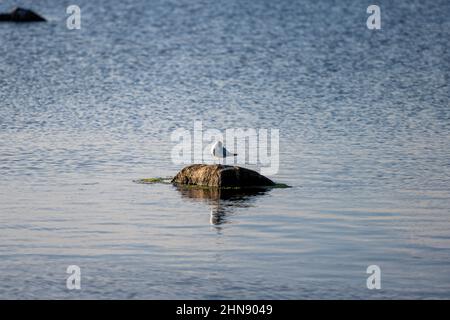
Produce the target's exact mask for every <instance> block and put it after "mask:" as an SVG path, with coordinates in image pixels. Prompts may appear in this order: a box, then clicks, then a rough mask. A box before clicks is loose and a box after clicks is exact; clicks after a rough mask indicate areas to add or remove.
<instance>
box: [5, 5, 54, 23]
mask: <svg viewBox="0 0 450 320" xmlns="http://www.w3.org/2000/svg"><path fill="white" fill-rule="evenodd" d="M0 21H12V22H42V21H47V20H45V18H43V17H41V16H40V15H38V14H37V13H35V12H33V11H31V10H28V9H24V8H14V9H13V10H12V11H11V12H10V13H2V14H0Z"/></svg>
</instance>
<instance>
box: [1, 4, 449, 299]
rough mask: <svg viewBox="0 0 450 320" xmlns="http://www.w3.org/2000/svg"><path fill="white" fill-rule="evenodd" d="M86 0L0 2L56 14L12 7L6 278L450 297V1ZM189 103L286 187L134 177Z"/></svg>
mask: <svg viewBox="0 0 450 320" xmlns="http://www.w3.org/2000/svg"><path fill="white" fill-rule="evenodd" d="M77 3H78V4H79V5H80V7H81V9H82V28H81V30H78V31H77V30H68V29H67V28H66V25H65V18H66V14H65V9H66V6H67V5H69V4H72V2H70V3H69V2H67V3H66V2H64V1H63V2H60V1H50V0H47V1H38V2H35V1H10V0H7V1H2V2H1V3H0V9H1V11H8V10H9V9H10V8H11V7H12V6H13V5H15V4H21V5H24V6H28V7H32V8H33V9H35V10H36V11H37V12H39V13H41V14H43V15H44V16H45V17H47V18H49V20H50V22H48V23H41V24H22V25H16V24H10V23H2V24H0V298H8V299H11V298H26V299H34V298H40V299H42V298H74V299H76V298H107V299H110V298H164V299H166V298H177V299H180V298H232V299H234V298H242V299H244V298H245V299H258V298H274V299H279V298H289V299H296V298H308V299H311V298H339V299H341V298H364V299H371V298H450V212H449V211H450V210H449V209H450V200H449V199H450V182H449V179H450V143H449V142H450V139H449V138H450V109H449V85H448V83H449V75H450V63H449V61H450V60H449V44H448V40H449V39H450V31H449V30H450V22H449V19H448V16H449V14H450V3H449V2H448V1H446V0H442V1H419V0H415V1H395V3H393V2H392V1H378V4H379V5H380V6H381V10H382V29H381V30H379V31H371V30H368V29H367V28H366V19H367V17H368V14H367V13H366V8H367V6H368V5H369V4H372V3H369V2H367V1H357V0H354V1H312V0H311V1H295V2H294V1H220V3H219V2H218V1H190V0H189V1H188V0H186V1H162V0H161V1H143V0H142V1H96V2H95V3H96V4H93V1H87V0H80V1H77ZM194 120H201V121H203V126H204V128H205V129H208V128H216V129H220V130H224V129H226V128H239V127H242V128H249V127H250V128H277V129H279V130H280V169H279V172H278V174H277V175H275V176H271V178H272V179H274V180H275V181H277V182H283V183H287V184H289V185H291V186H292V188H290V189H274V190H271V191H268V192H266V193H261V194H253V195H244V196H234V197H231V198H227V199H222V200H217V199H215V198H214V196H212V197H211V196H210V195H204V194H196V193H195V192H188V191H186V190H177V189H176V188H175V187H173V186H171V185H167V184H155V185H143V184H136V183H134V182H133V180H134V179H139V178H145V177H159V176H162V177H165V176H173V175H174V174H175V173H176V172H177V171H178V170H179V169H180V168H181V167H182V166H181V165H176V164H173V163H172V161H171V156H170V155H171V150H172V148H173V146H174V143H173V142H172V141H171V140H170V134H171V133H172V132H173V130H175V129H177V128H186V129H187V130H193V124H194ZM372 264H376V265H378V266H380V268H381V272H382V289H381V290H368V289H367V287H366V279H367V276H368V275H367V274H366V268H367V267H368V266H369V265H372ZM68 265H78V266H80V268H81V272H82V280H81V286H82V288H81V290H75V291H69V290H67V288H66V278H67V277H68V274H66V268H67V266H68Z"/></svg>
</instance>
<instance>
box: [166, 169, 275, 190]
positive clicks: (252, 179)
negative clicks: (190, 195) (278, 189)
mask: <svg viewBox="0 0 450 320" xmlns="http://www.w3.org/2000/svg"><path fill="white" fill-rule="evenodd" d="M172 183H173V184H178V185H197V186H206V187H219V188H227V187H246V188H251V187H268V186H275V183H274V182H273V181H272V180H270V179H268V178H266V177H264V176H262V175H260V174H259V173H258V172H256V171H253V170H250V169H245V168H241V167H238V166H227V165H220V164H215V165H206V164H193V165H190V166H187V167H185V168H183V169H182V170H181V171H180V172H178V173H177V175H176V176H175V177H174V178H173V179H172Z"/></svg>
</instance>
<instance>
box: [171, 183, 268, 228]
mask: <svg viewBox="0 0 450 320" xmlns="http://www.w3.org/2000/svg"><path fill="white" fill-rule="evenodd" d="M176 188H177V190H178V191H179V192H180V193H181V196H182V197H184V198H190V199H194V200H200V201H204V202H205V203H207V204H209V205H210V206H211V217H210V223H211V224H212V225H214V226H216V227H218V228H220V225H222V224H224V223H227V222H228V221H227V220H228V217H229V216H231V215H232V214H234V212H235V211H236V209H238V208H248V207H251V206H252V203H253V202H254V201H255V199H256V198H257V197H258V196H262V195H264V194H266V193H267V192H268V189H265V188H257V189H254V188H251V189H250V188H245V189H219V188H201V187H193V186H188V187H186V186H176Z"/></svg>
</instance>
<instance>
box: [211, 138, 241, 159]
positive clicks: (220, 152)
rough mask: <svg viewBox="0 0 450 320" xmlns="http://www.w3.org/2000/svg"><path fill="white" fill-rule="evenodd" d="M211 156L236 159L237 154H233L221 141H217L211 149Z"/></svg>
mask: <svg viewBox="0 0 450 320" xmlns="http://www.w3.org/2000/svg"><path fill="white" fill-rule="evenodd" d="M211 154H212V156H213V157H214V158H226V157H231V156H233V157H236V156H237V153H231V152H229V151H228V150H227V149H225V148H224V146H223V144H222V142H221V141H217V142H216V143H214V144H213V146H212V148H211Z"/></svg>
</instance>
